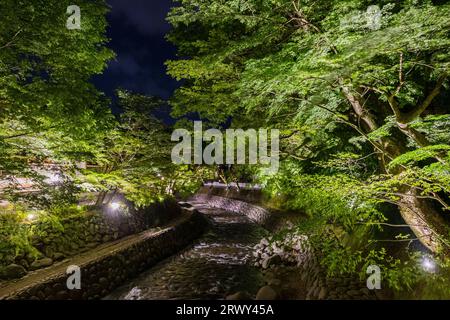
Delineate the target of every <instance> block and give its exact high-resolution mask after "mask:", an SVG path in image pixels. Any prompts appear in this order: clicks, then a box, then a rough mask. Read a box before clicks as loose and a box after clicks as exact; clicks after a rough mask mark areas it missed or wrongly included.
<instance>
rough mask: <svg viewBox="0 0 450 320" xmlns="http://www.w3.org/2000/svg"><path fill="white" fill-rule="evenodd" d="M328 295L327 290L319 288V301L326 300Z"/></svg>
mask: <svg viewBox="0 0 450 320" xmlns="http://www.w3.org/2000/svg"><path fill="white" fill-rule="evenodd" d="M327 295H328V290H327V288H325V287H322V288H320V292H319V300H324V299H326V297H327Z"/></svg>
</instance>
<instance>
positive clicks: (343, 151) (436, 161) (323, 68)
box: [167, 0, 450, 252]
mask: <svg viewBox="0 0 450 320" xmlns="http://www.w3.org/2000/svg"><path fill="white" fill-rule="evenodd" d="M373 5H376V7H374V6H373ZM449 14H450V5H449V4H448V3H446V2H444V3H442V2H437V1H430V0H404V1H396V2H391V1H376V2H374V1H366V0H351V1H337V0H336V1H312V0H311V1H309V0H305V1H287V0H271V1H256V0H230V1H217V0H207V1H195V0H183V1H181V5H180V6H178V7H175V8H173V9H172V11H171V13H170V15H169V17H168V20H169V21H170V22H171V23H172V25H173V27H174V31H173V32H172V33H171V34H170V35H169V39H170V40H171V41H173V42H174V43H175V44H176V45H177V46H178V48H179V55H180V57H187V58H180V59H179V60H176V61H169V62H168V63H167V64H168V69H169V73H170V74H171V75H172V76H173V77H175V78H177V79H184V80H185V83H184V85H183V87H182V88H181V89H179V90H178V91H177V93H176V95H175V97H174V98H173V100H172V104H173V106H174V112H175V114H176V115H180V114H183V113H190V112H198V113H199V114H200V115H201V116H202V117H204V118H206V119H208V120H210V121H213V122H214V121H215V120H218V121H217V122H219V123H220V122H221V121H223V120H224V119H228V118H229V117H231V118H232V120H233V125H234V126H245V127H252V126H253V127H258V126H262V125H264V126H267V127H278V128H280V129H282V130H283V132H284V133H285V138H284V139H283V147H282V151H281V153H282V155H284V157H285V159H289V162H290V163H293V165H291V166H293V167H295V166H296V167H297V168H298V169H296V170H294V171H297V174H299V175H305V174H307V173H314V172H317V173H319V172H320V173H322V174H324V173H326V176H328V177H331V178H332V177H333V175H335V174H336V172H337V171H338V170H339V168H338V167H337V166H336V165H338V163H337V162H336V160H335V161H334V165H333V166H330V163H333V162H330V160H332V159H337V160H339V166H341V167H342V164H343V163H344V164H345V166H344V169H346V170H347V173H348V174H351V175H353V176H354V177H356V178H357V179H358V180H359V182H360V183H363V184H364V185H368V186H369V187H373V188H372V191H373V192H374V194H373V197H374V198H377V199H379V196H380V194H379V193H378V192H377V190H375V189H376V188H375V187H374V186H375V185H377V187H379V188H392V190H391V192H393V193H395V194H396V197H395V199H394V201H392V198H390V199H388V198H386V197H383V200H384V201H385V202H388V203H391V202H394V203H395V204H396V205H397V206H398V208H399V213H400V214H401V216H402V217H403V219H404V220H405V221H406V222H407V223H408V224H409V225H410V226H411V228H412V230H413V231H414V232H415V234H416V236H417V239H419V240H420V241H421V242H422V243H423V244H425V245H426V246H427V247H428V248H430V249H431V250H432V251H434V252H448V250H449V245H448V236H449V234H448V225H447V223H446V222H445V219H444V215H445V210H447V209H448V196H449V185H448V183H447V182H445V181H448V172H449V167H448V165H449V163H448V161H449V159H448V151H447V149H448V141H449V138H450V130H449V127H448V122H446V120H445V119H447V118H448V115H446V112H447V111H448V103H446V102H445V99H444V97H445V93H443V92H442V91H443V89H444V88H446V87H447V86H448V72H449V63H450V54H449V52H448V46H449V42H450V37H449V31H450V19H448V16H449ZM211 119H213V120H211ZM349 154H353V156H350V157H349V156H348V155H349ZM358 159H361V161H358ZM361 162H363V163H364V165H363V166H362V167H359V168H358V167H357V166H355V163H361ZM323 163H328V167H325V168H324V166H323ZM348 170H352V172H349V171H348ZM412 172H414V173H415V174H414V181H415V183H413V184H411V180H412V178H411V177H412V176H411V173H412ZM377 177H378V178H380V180H382V181H383V184H384V187H382V186H381V185H380V184H372V182H371V181H372V180H371V179H377ZM275 178H276V177H275ZM323 178H324V179H326V178H325V176H324V177H323ZM369 178H371V179H369ZM292 179H293V178H292ZM342 183H346V182H342ZM394 186H395V187H394ZM431 186H433V187H431ZM438 186H439V187H438ZM393 190H395V191H393ZM337 197H339V195H337Z"/></svg>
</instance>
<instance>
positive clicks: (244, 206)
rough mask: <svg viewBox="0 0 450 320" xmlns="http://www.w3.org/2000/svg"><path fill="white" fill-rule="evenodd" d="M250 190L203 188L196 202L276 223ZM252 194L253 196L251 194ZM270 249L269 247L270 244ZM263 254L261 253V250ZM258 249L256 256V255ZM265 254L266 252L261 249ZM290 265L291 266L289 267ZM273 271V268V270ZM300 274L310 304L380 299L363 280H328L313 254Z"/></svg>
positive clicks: (307, 259)
mask: <svg viewBox="0 0 450 320" xmlns="http://www.w3.org/2000/svg"><path fill="white" fill-rule="evenodd" d="M251 192H252V191H251V190H249V191H247V192H245V193H243V192H242V191H237V190H236V189H232V188H230V189H224V188H211V187H203V188H202V189H201V190H200V192H199V193H198V194H197V195H196V196H195V197H194V198H193V199H194V200H200V201H205V202H206V203H208V204H209V205H211V206H213V207H217V208H222V209H227V210H230V211H234V212H239V213H242V214H244V215H246V216H248V217H249V218H250V219H251V220H253V221H255V222H256V223H259V224H262V225H264V226H265V227H266V226H267V224H272V223H274V220H276V217H274V216H275V215H273V214H271V212H270V211H268V210H266V209H264V208H262V207H260V206H258V205H256V204H257V201H258V199H262V198H261V194H260V191H257V193H256V194H255V195H251ZM249 193H250V194H249ZM246 198H249V199H253V200H254V203H255V204H249V203H246V202H244V201H241V199H242V200H245V199H246ZM267 245H270V244H269V242H267ZM259 250H261V249H259ZM257 251H258V250H256V248H255V255H256V254H257ZM262 251H264V249H262ZM273 261H278V262H276V263H275V265H273V267H276V264H279V265H280V264H281V265H282V264H283V259H281V258H280V259H273ZM289 263H290V262H288V265H289ZM271 267H272V266H271ZM298 269H299V272H301V281H302V282H303V286H304V287H305V288H306V292H305V297H304V298H305V299H307V300H325V299H330V300H372V299H377V296H376V294H375V292H374V291H371V290H369V289H367V286H366V283H365V282H364V281H361V280H360V279H351V278H345V277H334V278H328V277H327V276H326V273H325V271H324V270H323V268H322V267H321V266H320V263H319V255H318V254H317V253H310V254H308V255H305V257H304V258H303V259H302V261H301V263H299V267H298Z"/></svg>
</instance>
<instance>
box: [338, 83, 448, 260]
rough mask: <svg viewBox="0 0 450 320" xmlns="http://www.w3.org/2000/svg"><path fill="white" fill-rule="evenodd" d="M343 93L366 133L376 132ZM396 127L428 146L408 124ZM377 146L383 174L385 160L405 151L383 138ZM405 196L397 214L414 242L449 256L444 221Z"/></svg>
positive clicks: (422, 203) (359, 105) (369, 117)
mask: <svg viewBox="0 0 450 320" xmlns="http://www.w3.org/2000/svg"><path fill="white" fill-rule="evenodd" d="M343 93H344V96H345V97H346V98H347V100H348V102H349V103H350V105H351V106H352V109H353V111H354V112H355V114H356V115H357V117H358V119H360V120H361V121H362V123H363V124H364V127H365V129H366V130H367V131H368V132H372V131H374V130H376V129H377V128H378V125H377V123H376V121H375V119H374V118H373V116H372V115H371V114H370V113H369V112H367V111H366V110H365V108H364V106H363V104H362V103H361V101H359V98H358V97H357V96H356V95H355V94H353V93H352V92H351V91H350V89H349V88H348V87H345V86H344V87H343ZM398 127H399V129H400V130H401V131H402V132H403V133H404V134H406V135H407V136H408V137H410V138H411V139H413V140H414V141H416V142H417V143H418V145H419V146H421V147H424V146H427V145H429V143H428V141H427V139H426V137H425V136H423V135H422V134H421V133H420V132H418V131H417V130H414V129H413V128H411V127H409V126H408V124H399V125H398ZM380 142H381V143H380V147H381V148H382V150H383V153H384V154H383V155H380V156H379V163H380V168H381V170H382V171H386V167H385V156H387V157H389V158H391V159H394V158H396V157H397V156H399V155H400V154H401V153H402V152H404V148H402V146H401V145H399V143H398V142H397V141H394V140H393V139H391V138H383V139H381V140H380ZM375 151H379V150H375ZM399 170H400V171H401V170H402V169H399ZM399 173H400V172H399ZM404 193H405V194H406V196H404V197H403V199H401V201H400V203H399V205H398V206H399V210H400V213H401V216H402V217H403V220H405V222H406V223H407V224H408V225H409V226H410V228H411V230H412V231H413V233H414V234H415V235H416V237H417V239H418V240H419V241H420V242H421V243H422V244H423V245H424V246H425V247H427V248H428V249H429V250H430V251H431V252H433V253H440V252H444V253H445V254H448V253H450V250H449V247H448V245H447V244H444V242H443V239H444V237H445V236H446V235H448V225H447V223H446V221H445V220H444V219H443V217H442V216H441V215H440V214H439V212H437V211H436V210H435V209H434V208H432V206H431V205H430V202H429V201H428V200H425V199H419V198H418V197H417V195H416V193H415V191H414V190H412V189H409V190H408V189H407V190H405V191H404ZM441 235H443V236H441Z"/></svg>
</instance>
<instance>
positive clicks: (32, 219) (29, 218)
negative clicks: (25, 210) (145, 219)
mask: <svg viewBox="0 0 450 320" xmlns="http://www.w3.org/2000/svg"><path fill="white" fill-rule="evenodd" d="M27 220H28V221H34V220H36V215H35V214H34V213H29V214H28V215H27Z"/></svg>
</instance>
